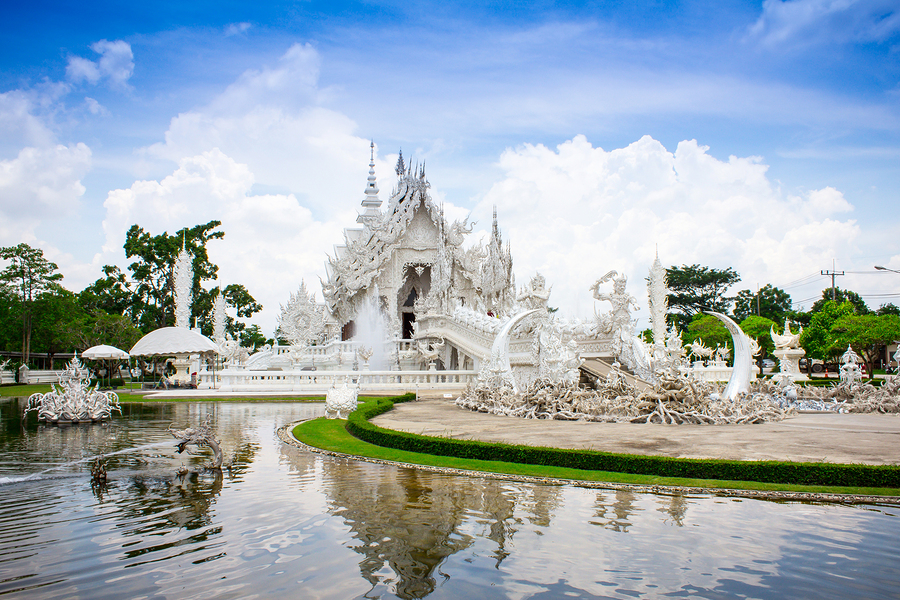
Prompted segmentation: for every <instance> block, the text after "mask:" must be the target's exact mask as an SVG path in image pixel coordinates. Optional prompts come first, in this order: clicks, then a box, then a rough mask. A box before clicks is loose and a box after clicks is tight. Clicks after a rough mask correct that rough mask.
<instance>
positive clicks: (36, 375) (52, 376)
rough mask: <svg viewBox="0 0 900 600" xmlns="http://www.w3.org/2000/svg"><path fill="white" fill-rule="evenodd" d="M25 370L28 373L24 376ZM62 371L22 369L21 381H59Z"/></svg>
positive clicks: (20, 373)
mask: <svg viewBox="0 0 900 600" xmlns="http://www.w3.org/2000/svg"><path fill="white" fill-rule="evenodd" d="M23 372H24V373H25V374H26V375H24V376H23ZM60 372H61V371H50V370H38V369H20V370H19V379H20V383H59V374H60Z"/></svg>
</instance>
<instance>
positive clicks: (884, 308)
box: [875, 302, 900, 316]
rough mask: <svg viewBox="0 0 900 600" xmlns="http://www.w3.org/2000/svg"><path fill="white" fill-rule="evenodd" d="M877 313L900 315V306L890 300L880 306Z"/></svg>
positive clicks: (880, 314)
mask: <svg viewBox="0 0 900 600" xmlns="http://www.w3.org/2000/svg"><path fill="white" fill-rule="evenodd" d="M875 314H877V315H878V316H882V315H898V316H900V307H898V306H897V305H895V304H894V303H893V302H889V303H888V304H882V305H881V306H879V307H878V310H876V311H875Z"/></svg>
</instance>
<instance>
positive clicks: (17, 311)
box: [0, 285, 22, 350]
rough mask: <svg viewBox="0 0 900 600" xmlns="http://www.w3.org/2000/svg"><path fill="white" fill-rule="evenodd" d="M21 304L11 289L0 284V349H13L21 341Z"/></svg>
mask: <svg viewBox="0 0 900 600" xmlns="http://www.w3.org/2000/svg"><path fill="white" fill-rule="evenodd" d="M21 320H22V305H21V303H20V302H19V301H18V299H16V296H15V295H14V294H13V292H12V290H11V289H10V288H8V287H5V286H2V285H0V349H2V350H13V349H14V348H15V349H18V348H19V344H21V343H22V328H21V326H20V325H19V321H21Z"/></svg>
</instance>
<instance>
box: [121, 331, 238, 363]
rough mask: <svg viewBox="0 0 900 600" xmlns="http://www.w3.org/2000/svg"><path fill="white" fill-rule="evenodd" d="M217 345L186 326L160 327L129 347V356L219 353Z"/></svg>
mask: <svg viewBox="0 0 900 600" xmlns="http://www.w3.org/2000/svg"><path fill="white" fill-rule="evenodd" d="M220 352H221V350H220V349H219V346H218V345H217V344H216V343H215V342H214V341H212V340H211V339H209V338H208V337H206V336H205V335H203V334H201V333H198V332H196V331H194V330H191V329H187V328H186V327H162V328H160V329H157V330H156V331H151V332H150V333H148V334H147V335H145V336H144V337H142V338H141V339H140V340H138V342H137V343H136V344H135V345H134V347H133V348H132V349H131V356H150V357H159V356H189V355H191V354H199V355H201V356H211V355H213V354H219V353H220Z"/></svg>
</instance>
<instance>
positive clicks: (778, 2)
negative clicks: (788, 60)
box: [750, 0, 900, 47]
mask: <svg viewBox="0 0 900 600" xmlns="http://www.w3.org/2000/svg"><path fill="white" fill-rule="evenodd" d="M898 32H900V10H898V8H897V3H896V2H894V1H893V0H765V2H763V12H762V15H760V17H759V19H758V20H757V21H756V23H754V24H753V25H752V26H751V28H750V35H751V36H752V37H754V38H757V39H759V40H760V41H761V42H762V43H763V44H764V45H767V46H778V47H783V46H785V45H787V46H807V45H813V44H819V43H835V42H836V43H848V42H862V43H868V42H882V41H884V40H887V39H889V38H891V37H892V36H894V35H896V34H897V33H898Z"/></svg>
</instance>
